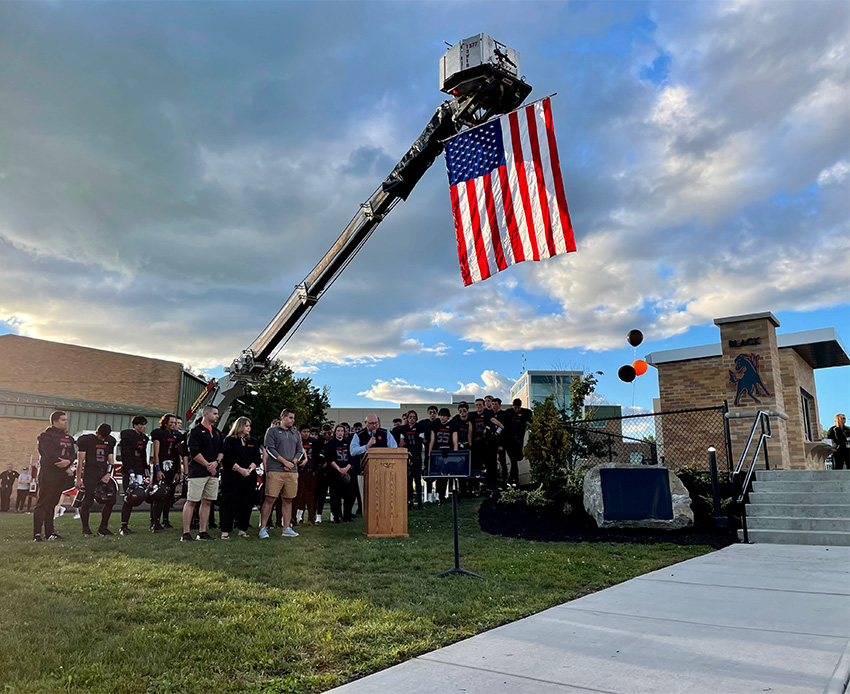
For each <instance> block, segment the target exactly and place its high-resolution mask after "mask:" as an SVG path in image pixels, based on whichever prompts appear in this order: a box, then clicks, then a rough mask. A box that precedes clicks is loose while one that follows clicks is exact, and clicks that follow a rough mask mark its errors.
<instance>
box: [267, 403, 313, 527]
mask: <svg viewBox="0 0 850 694" xmlns="http://www.w3.org/2000/svg"><path fill="white" fill-rule="evenodd" d="M265 448H266V452H267V453H268V455H267V458H266V469H265V480H266V498H265V500H264V501H263V508H262V509H260V539H263V540H265V539H267V538H268V536H269V530H268V528H267V527H266V523H267V522H268V520H269V514H270V513H271V511H272V506H274V503H275V501H277V498H278V497H280V498H281V499H282V500H283V533H282V535H283V537H298V533H297V532H295V531H294V530H293V529H292V528H291V527H289V525H290V522H291V521H292V500H293V499H294V498H295V495H296V494H297V493H298V461H299V460H300V459H301V457H302V456H303V455H304V447H303V446H302V444H301V434H300V433H299V432H298V430H297V429H296V428H295V413H294V412H292V411H290V410H283V412H281V413H280V426H276V427H271V428H270V429H269V430H268V431H267V432H266V438H265Z"/></svg>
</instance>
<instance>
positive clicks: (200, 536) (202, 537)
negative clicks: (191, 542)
mask: <svg viewBox="0 0 850 694" xmlns="http://www.w3.org/2000/svg"><path fill="white" fill-rule="evenodd" d="M195 539H196V540H214V539H215V538H214V537H213V536H212V535H210V534H209V533H208V532H207V531H204V532H202V533H198V536H197V537H196V538H195Z"/></svg>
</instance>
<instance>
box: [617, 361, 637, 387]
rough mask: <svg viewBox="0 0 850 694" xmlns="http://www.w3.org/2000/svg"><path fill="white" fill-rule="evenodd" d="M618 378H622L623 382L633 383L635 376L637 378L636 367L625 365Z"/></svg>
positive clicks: (618, 372)
mask: <svg viewBox="0 0 850 694" xmlns="http://www.w3.org/2000/svg"><path fill="white" fill-rule="evenodd" d="M617 376H619V377H620V380H621V381H624V382H626V383H631V382H632V381H634V380H635V376H637V373H635V367H633V366H632V365H631V364H624V365H623V366H621V367H620V369H619V371H617Z"/></svg>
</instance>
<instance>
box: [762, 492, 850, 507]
mask: <svg viewBox="0 0 850 694" xmlns="http://www.w3.org/2000/svg"><path fill="white" fill-rule="evenodd" d="M749 501H750V503H751V504H830V505H832V504H839V505H843V504H846V503H848V495H847V494H846V493H843V492H824V493H821V492H792V491H787V492H774V491H770V492H763V491H754V492H750V496H749Z"/></svg>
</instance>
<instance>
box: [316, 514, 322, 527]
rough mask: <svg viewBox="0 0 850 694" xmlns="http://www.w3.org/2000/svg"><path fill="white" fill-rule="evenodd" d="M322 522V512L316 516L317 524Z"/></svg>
mask: <svg viewBox="0 0 850 694" xmlns="http://www.w3.org/2000/svg"><path fill="white" fill-rule="evenodd" d="M321 522H322V514H321V513H320V514H318V515H317V516H316V525H318V524H319V523H321Z"/></svg>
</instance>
